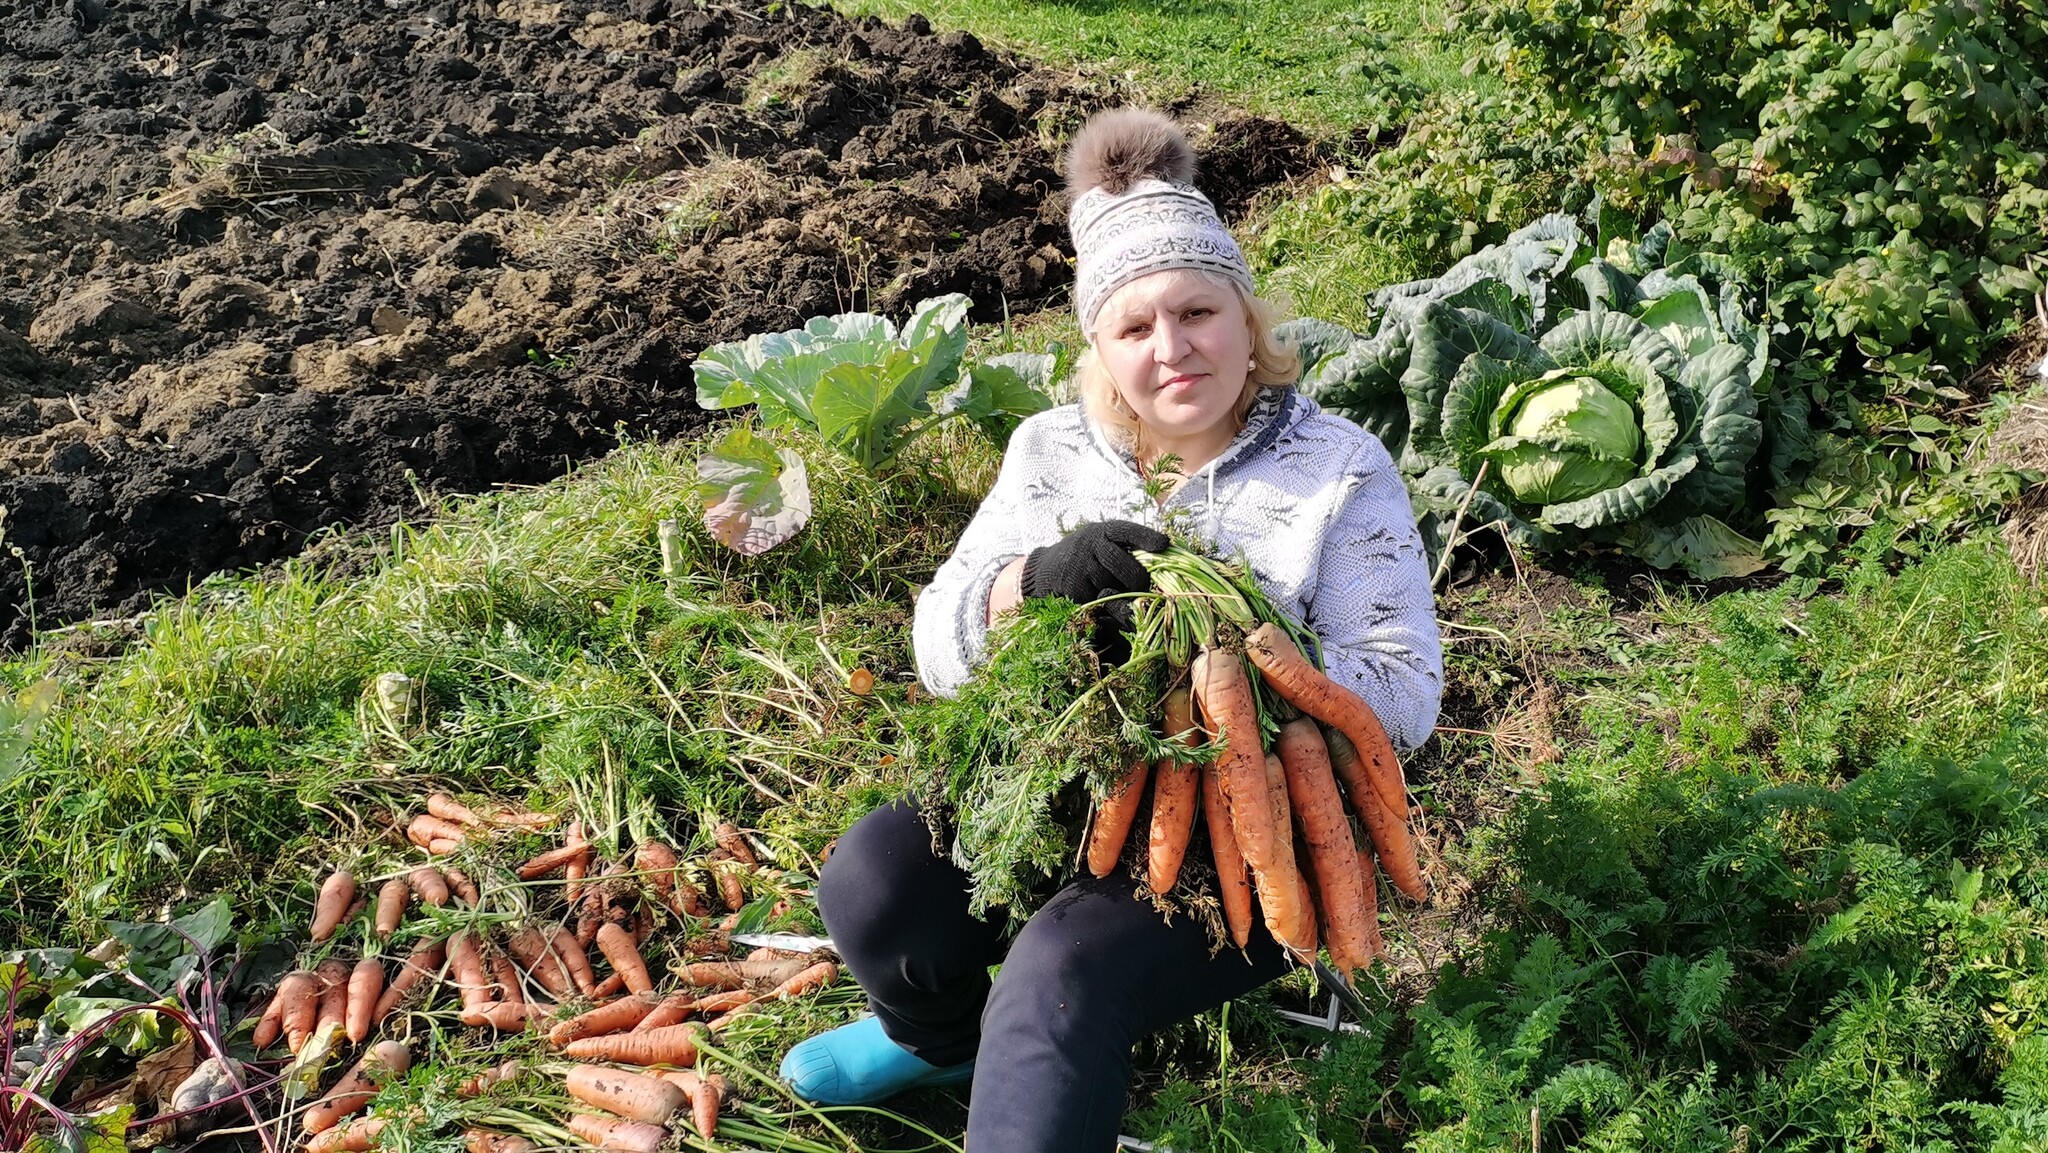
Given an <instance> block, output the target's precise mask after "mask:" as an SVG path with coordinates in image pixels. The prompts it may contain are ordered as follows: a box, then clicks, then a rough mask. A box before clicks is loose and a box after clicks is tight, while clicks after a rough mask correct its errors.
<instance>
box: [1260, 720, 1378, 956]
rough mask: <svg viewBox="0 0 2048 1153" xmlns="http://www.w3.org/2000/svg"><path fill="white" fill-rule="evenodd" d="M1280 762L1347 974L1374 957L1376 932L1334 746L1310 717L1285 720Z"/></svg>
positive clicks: (1326, 935) (1326, 922)
mask: <svg viewBox="0 0 2048 1153" xmlns="http://www.w3.org/2000/svg"><path fill="white" fill-rule="evenodd" d="M1276 743H1277V745H1278V747H1279V749H1280V758H1279V759H1280V764H1281V766H1282V768H1283V770H1284V771H1285V774H1286V778H1287V796H1288V798H1289V799H1290V800H1291V801H1293V803H1294V816H1295V821H1296V823H1297V824H1298V825H1299V826H1300V828H1301V835H1302V838H1303V839H1304V840H1305V841H1306V842H1307V845H1308V859H1309V865H1310V867H1311V868H1312V869H1314V870H1315V878H1316V892H1317V893H1318V894H1319V895H1320V896H1321V897H1322V910H1323V925H1322V927H1323V942H1324V944H1325V945H1326V946H1327V947H1328V948H1329V950H1330V961H1331V962H1332V964H1334V965H1335V967H1336V969H1337V972H1338V973H1339V974H1341V975H1343V976H1345V977H1346V978H1348V977H1349V976H1350V975H1351V973H1352V972H1354V971H1356V970H1358V969H1362V968H1364V967H1365V966H1366V965H1368V964H1370V963H1371V962H1372V947H1373V946H1372V934H1371V933H1370V932H1369V931H1368V930H1367V928H1366V921H1365V909H1366V906H1367V904H1368V900H1369V899H1368V898H1367V896H1366V894H1365V892H1364V888H1365V886H1364V884H1363V877H1364V874H1363V873H1361V872H1360V871H1359V867H1358V847H1357V845H1356V844H1354V843H1353V841H1352V839H1351V822H1350V821H1349V820H1347V819H1345V816H1344V799H1343V798H1342V797H1340V796H1339V795H1338V794H1337V778H1336V777H1335V776H1334V775H1333V774H1332V773H1331V771H1330V753H1329V748H1328V746H1326V745H1325V744H1324V743H1323V735H1322V732H1321V730H1320V729H1318V728H1317V727H1316V722H1315V720H1314V719H1313V718H1311V717H1297V718H1296V719H1294V720H1292V721H1289V722H1287V723H1286V724H1284V725H1281V726H1280V738H1279V740H1278V741H1277V742H1276Z"/></svg>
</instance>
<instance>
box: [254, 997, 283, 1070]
mask: <svg viewBox="0 0 2048 1153" xmlns="http://www.w3.org/2000/svg"><path fill="white" fill-rule="evenodd" d="M283 992H284V985H283V983H282V982H280V983H279V984H278V986H277V990H276V991H275V992H273V993H271V995H270V1004H268V1005H265V1006H264V1007H263V1015H262V1016H261V1017H258V1018H257V1019H256V1032H255V1034H254V1035H253V1036H251V1037H250V1038H249V1044H250V1045H252V1046H254V1047H255V1049H256V1051H257V1052H258V1053H261V1052H262V1051H263V1050H265V1049H268V1048H270V1047H271V1046H272V1045H274V1044H276V1043H277V1039H278V1037H279V1036H280V1035H282V1034H283V1033H284V998H283V997H282V996H281V994H282V993H283Z"/></svg>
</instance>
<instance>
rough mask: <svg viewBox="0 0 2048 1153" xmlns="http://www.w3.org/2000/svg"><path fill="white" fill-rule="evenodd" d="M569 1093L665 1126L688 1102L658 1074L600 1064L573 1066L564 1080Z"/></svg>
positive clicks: (578, 1098) (589, 1102)
mask: <svg viewBox="0 0 2048 1153" xmlns="http://www.w3.org/2000/svg"><path fill="white" fill-rule="evenodd" d="M565 1085H566V1087H567V1089H568V1091H569V1096H571V1097H574V1098H575V1099H576V1100H578V1101H580V1102H582V1103H583V1104H585V1105H594V1106H596V1107H597V1108H599V1109H603V1110H604V1111H605V1112H607V1113H613V1114H616V1115H618V1116H620V1117H625V1118H627V1119H629V1120H633V1121H646V1122H648V1123H650V1124H654V1125H666V1124H668V1122H669V1118H671V1117H674V1116H675V1115H676V1113H677V1112H678V1111H679V1110H681V1109H682V1107H683V1106H684V1105H686V1104H688V1103H689V1099H688V1097H687V1096H686V1095H685V1094H684V1093H683V1091H682V1089H680V1088H678V1087H677V1086H675V1085H672V1084H670V1083H669V1082H667V1081H664V1080H662V1079H661V1078H659V1077H650V1076H648V1075H646V1074H645V1073H628V1072H625V1071H624V1070H620V1069H608V1068H605V1067H604V1066H602V1065H577V1066H574V1067H573V1068H571V1069H570V1070H569V1074H568V1076H567V1078H566V1079H565Z"/></svg>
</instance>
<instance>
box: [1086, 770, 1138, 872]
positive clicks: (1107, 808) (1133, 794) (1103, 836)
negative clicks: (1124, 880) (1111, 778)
mask: <svg viewBox="0 0 2048 1153" xmlns="http://www.w3.org/2000/svg"><path fill="white" fill-rule="evenodd" d="M1151 776H1152V766H1151V765H1149V764H1147V763H1145V762H1144V761H1138V762H1136V763H1135V764H1133V765H1132V766H1131V767H1130V768H1128V769H1125V770H1124V774H1123V776H1121V777H1118V778H1117V781H1116V784H1114V785H1112V786H1110V790H1109V795H1108V796H1106V797H1103V798H1102V800H1101V801H1100V802H1098V803H1097V805H1096V807H1095V824H1094V825H1093V826H1092V827H1091V828H1089V830H1088V871H1089V872H1091V873H1093V874H1095V875H1096V876H1098V877H1107V876H1109V874H1110V871H1111V870H1112V869H1115V868H1116V862H1117V858H1118V857H1121V856H1123V853H1124V841H1125V840H1127V839H1129V837H1130V835H1131V822H1133V821H1135V820H1137V819H1138V806H1139V805H1142V804H1144V803H1145V782H1146V781H1148V780H1150V779H1151Z"/></svg>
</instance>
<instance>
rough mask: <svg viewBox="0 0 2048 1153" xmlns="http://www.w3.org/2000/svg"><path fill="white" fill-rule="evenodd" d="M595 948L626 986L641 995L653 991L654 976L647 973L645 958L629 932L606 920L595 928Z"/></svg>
mask: <svg viewBox="0 0 2048 1153" xmlns="http://www.w3.org/2000/svg"><path fill="white" fill-rule="evenodd" d="M597 948H598V951H599V952H601V953H603V954H604V959H605V960H607V961H610V962H611V965H612V971H613V972H615V973H617V974H618V975H619V976H620V978H621V979H623V980H624V981H625V982H626V988H628V989H630V990H632V991H633V992H635V993H639V994H643V995H645V994H649V993H652V992H654V978H653V977H651V976H649V975H648V972H647V960H646V958H644V957H642V956H641V955H640V949H639V946H637V945H635V944H634V943H633V935H632V934H631V933H628V932H626V931H625V930H624V929H621V928H619V926H617V925H616V924H613V923H612V922H610V921H606V922H605V923H604V924H603V925H602V926H599V928H598V930H597Z"/></svg>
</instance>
